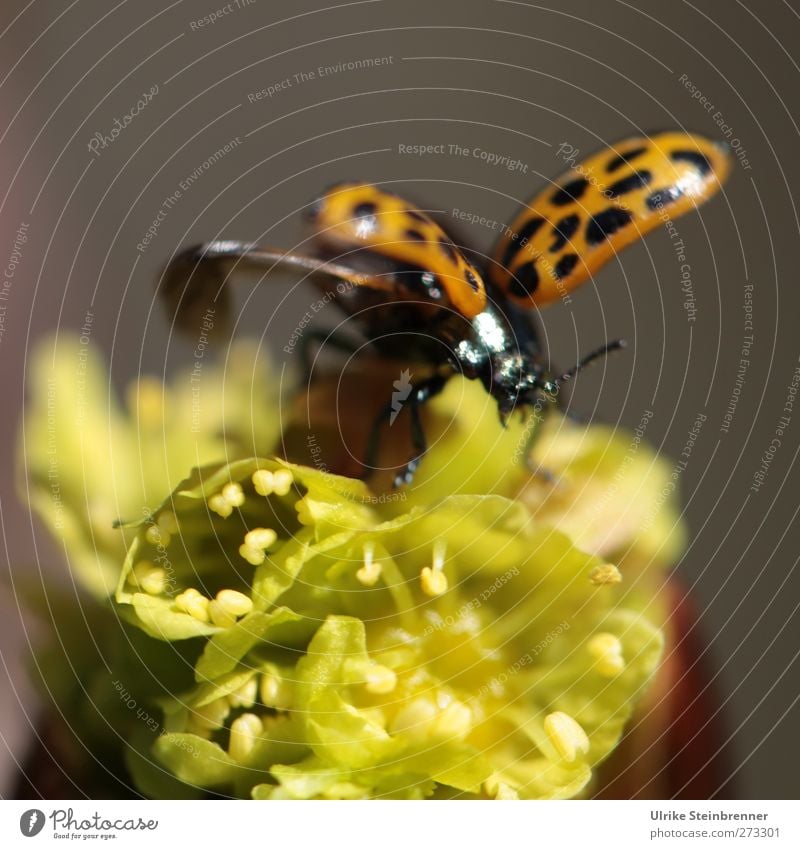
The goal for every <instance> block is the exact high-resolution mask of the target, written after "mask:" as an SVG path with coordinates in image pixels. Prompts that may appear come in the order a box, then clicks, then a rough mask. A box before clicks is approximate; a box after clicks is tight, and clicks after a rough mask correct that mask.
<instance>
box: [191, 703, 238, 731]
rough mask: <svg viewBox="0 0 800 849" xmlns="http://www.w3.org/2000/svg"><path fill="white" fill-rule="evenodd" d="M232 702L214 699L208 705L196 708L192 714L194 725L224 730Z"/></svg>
mask: <svg viewBox="0 0 800 849" xmlns="http://www.w3.org/2000/svg"><path fill="white" fill-rule="evenodd" d="M230 710H231V706H230V702H229V701H228V700H227V699H225V698H220V699H214V701H213V702H209V703H208V704H207V705H202V706H201V707H198V708H194V710H193V711H192V713H191V714H190V717H191V720H192V723H193V724H194V725H197V726H198V727H200V728H208V729H216V728H222V726H223V725H224V724H225V720H226V719H227V717H228V714H229V713H230Z"/></svg>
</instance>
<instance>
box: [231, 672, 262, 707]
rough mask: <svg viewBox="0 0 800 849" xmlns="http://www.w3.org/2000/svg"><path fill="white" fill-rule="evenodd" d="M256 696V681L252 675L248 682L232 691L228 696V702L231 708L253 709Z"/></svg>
mask: <svg viewBox="0 0 800 849" xmlns="http://www.w3.org/2000/svg"><path fill="white" fill-rule="evenodd" d="M257 696H258V680H257V678H256V676H255V675H254V676H253V677H252V678H250V679H249V680H248V681H245V683H244V684H242V686H241V687H239V689H238V690H234V691H233V692H232V693H230V694H229V695H228V701H229V702H230V704H231V707H243V708H249V707H253V705H254V704H255V702H256V697H257Z"/></svg>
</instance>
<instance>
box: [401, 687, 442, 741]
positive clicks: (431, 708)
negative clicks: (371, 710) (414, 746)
mask: <svg viewBox="0 0 800 849" xmlns="http://www.w3.org/2000/svg"><path fill="white" fill-rule="evenodd" d="M437 713H438V710H437V709H436V705H435V704H434V703H433V702H432V701H430V699H424V698H421V697H420V698H417V699H414V700H413V701H411V702H409V703H408V704H406V705H403V707H401V708H400V710H398V711H397V713H396V714H395V717H394V720H392V724H391V728H390V730H391V733H392V734H398V733H405V734H407V735H408V736H409V737H412V738H415V739H424V738H425V737H427V735H428V730H429V727H430V723H431V721H432V720H434V719H435V718H436V715H437Z"/></svg>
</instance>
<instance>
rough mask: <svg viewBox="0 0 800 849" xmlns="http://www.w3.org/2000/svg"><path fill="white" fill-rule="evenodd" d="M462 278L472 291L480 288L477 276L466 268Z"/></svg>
mask: <svg viewBox="0 0 800 849" xmlns="http://www.w3.org/2000/svg"><path fill="white" fill-rule="evenodd" d="M464 279H465V280H466V281H467V283H468V284H469V285H470V287H471V288H472V291H473V292H477V291H478V290H479V289H480V284H479V283H478V278H477V277H476V276H475V275H474V274H473V273H472V271H470V269H469V268H468V269H467V271H466V273H465V274H464Z"/></svg>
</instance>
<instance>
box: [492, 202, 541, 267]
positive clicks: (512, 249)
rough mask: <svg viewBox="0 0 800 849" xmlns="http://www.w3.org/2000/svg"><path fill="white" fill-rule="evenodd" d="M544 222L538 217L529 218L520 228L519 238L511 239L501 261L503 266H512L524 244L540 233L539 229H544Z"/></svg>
mask: <svg viewBox="0 0 800 849" xmlns="http://www.w3.org/2000/svg"><path fill="white" fill-rule="evenodd" d="M544 222H545V219H544V218H540V217H539V216H538V215H537V216H534V217H533V218H529V219H528V220H527V221H526V222H525V224H523V226H522V227H521V228H520V231H519V233H517V238H516V239H509V242H508V244H507V245H506V249H505V251H504V253H503V258H502V260H501V262H502V264H503V265H504V266H505V267H506V268H508V266H509V265H511V260H513V259H514V257H515V256H516V255H517V251H519V250H520V248H521V247H522V246H523V245H524V244H527V243H528V242H529V241H530V240H531V239H532V238H533V237H534V236H535V235H536V234H537V233H538V232H539V229H540V228H541V227H542V225H543V224H544Z"/></svg>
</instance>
